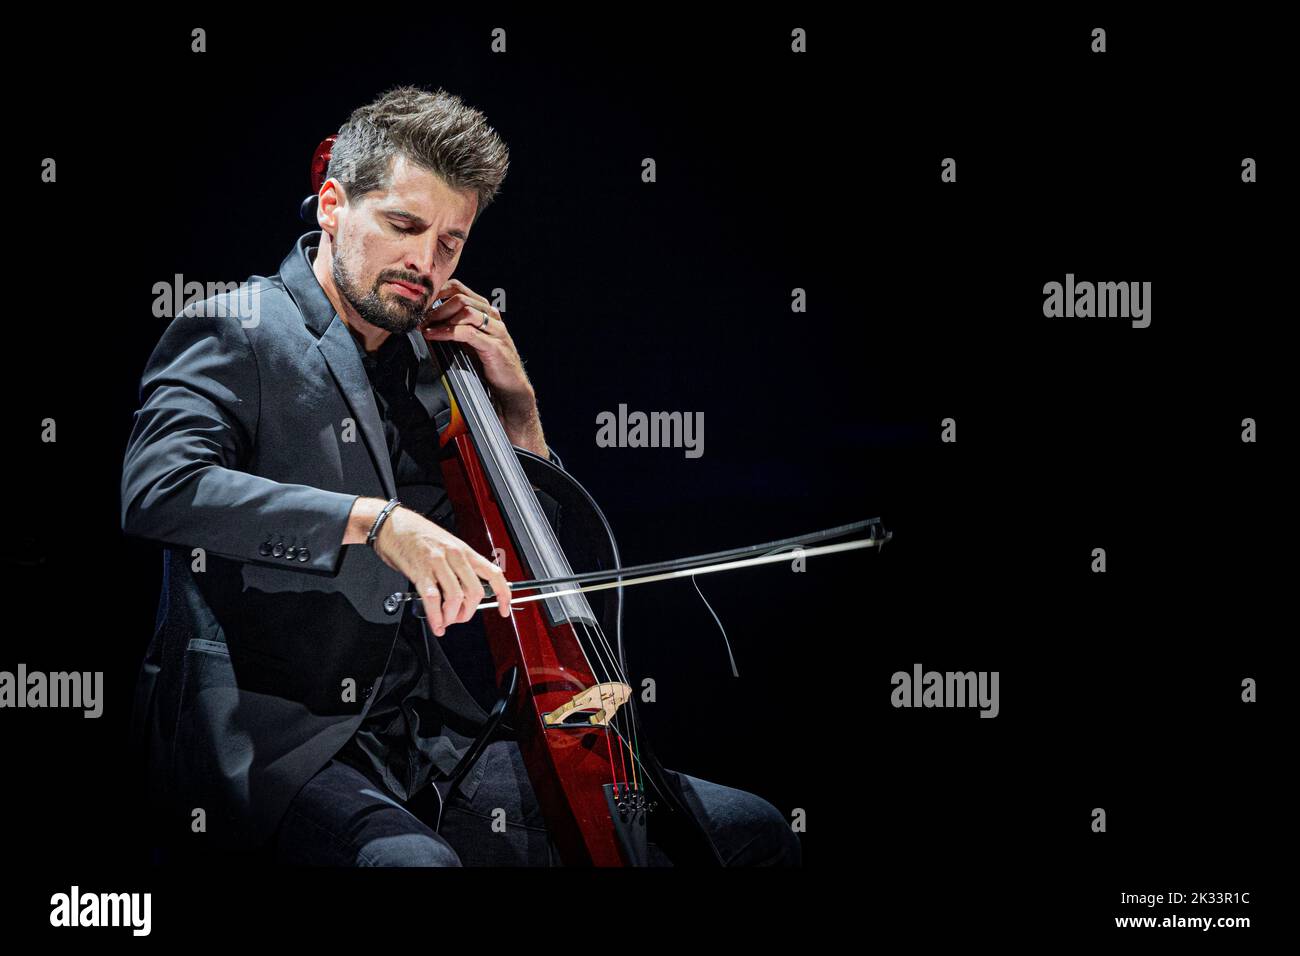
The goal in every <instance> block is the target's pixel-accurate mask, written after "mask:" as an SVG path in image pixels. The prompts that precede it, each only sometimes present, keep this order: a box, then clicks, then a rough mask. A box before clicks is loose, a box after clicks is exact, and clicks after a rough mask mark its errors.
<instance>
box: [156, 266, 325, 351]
mask: <svg viewBox="0 0 1300 956" xmlns="http://www.w3.org/2000/svg"><path fill="white" fill-rule="evenodd" d="M199 296H202V297H201V298H200V297H199ZM171 325H172V326H179V327H182V328H187V329H188V330H189V331H190V332H191V333H199V334H212V335H217V336H220V337H228V336H234V337H239V336H238V334H237V330H239V329H243V330H244V332H246V333H247V334H248V337H249V339H250V340H253V339H255V338H258V337H260V336H265V335H266V334H268V333H270V334H271V335H276V336H279V335H281V334H283V333H285V332H289V331H293V330H295V329H298V330H303V322H302V314H301V312H299V310H298V305H297V303H296V302H294V300H293V296H291V295H290V294H289V291H288V290H287V289H286V288H285V286H284V283H283V281H282V280H281V279H280V276H279V275H273V276H260V275H253V276H249V277H248V278H247V279H245V280H244V281H242V282H229V283H207V284H205V285H204V286H203V287H202V289H201V290H194V294H193V295H192V296H191V297H190V299H189V301H187V302H186V303H185V306H184V308H182V309H181V310H180V311H179V312H177V313H176V315H175V317H174V318H173V319H172V322H171ZM175 331H179V329H177V330H175ZM304 331H305V330H304Z"/></svg>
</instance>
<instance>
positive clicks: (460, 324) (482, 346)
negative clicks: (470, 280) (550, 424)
mask: <svg viewBox="0 0 1300 956" xmlns="http://www.w3.org/2000/svg"><path fill="white" fill-rule="evenodd" d="M437 297H438V298H441V299H442V300H443V302H442V305H440V306H438V308H436V309H430V310H429V311H428V312H426V313H425V315H424V319H423V320H422V321H421V323H420V331H421V332H422V333H423V335H424V338H425V340H426V341H428V342H460V343H461V344H463V345H467V346H469V347H470V348H472V349H473V350H474V352H475V354H477V355H478V358H479V361H480V362H481V363H482V365H483V375H484V377H485V378H486V379H487V381H488V384H489V385H491V386H492V394H493V395H494V396H496V399H497V401H498V402H500V404H501V424H502V425H503V426H504V427H505V429H506V433H507V434H508V435H509V436H510V440H511V442H512V443H513V444H515V445H519V446H520V447H522V448H527V449H528V450H529V451H532V452H534V453H536V454H539V455H541V456H542V457H543V458H545V457H546V456H547V454H548V450H547V448H546V442H545V440H544V439H543V438H542V428H541V421H540V419H539V416H538V414H537V396H536V394H535V393H534V392H533V386H532V383H531V382H529V381H528V375H527V374H526V373H525V372H524V363H523V361H522V360H521V359H520V358H519V350H518V349H516V348H515V343H514V339H512V338H511V337H510V330H509V329H507V328H506V323H505V321H504V320H503V319H502V318H501V313H500V311H498V310H497V308H496V307H495V306H493V305H492V304H491V303H489V302H488V301H487V299H485V298H483V296H481V295H479V294H478V293H477V292H475V291H474V290H473V289H471V288H470V287H469V286H467V285H465V283H463V282H461V281H460V280H459V279H449V280H448V281H447V283H446V284H445V285H444V286H443V287H442V288H441V289H439V290H438V293H437ZM484 316H486V317H487V326H486V328H484V326H483V322H484Z"/></svg>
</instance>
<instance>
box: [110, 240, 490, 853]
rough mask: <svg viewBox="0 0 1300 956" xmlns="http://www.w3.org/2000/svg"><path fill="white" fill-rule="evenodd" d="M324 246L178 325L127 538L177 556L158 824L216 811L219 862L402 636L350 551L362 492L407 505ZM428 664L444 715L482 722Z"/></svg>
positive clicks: (305, 244) (138, 422) (328, 748)
mask: <svg viewBox="0 0 1300 956" xmlns="http://www.w3.org/2000/svg"><path fill="white" fill-rule="evenodd" d="M319 237H320V233H319V232H314V233H308V234H306V235H304V236H302V237H301V238H300V239H299V240H298V241H297V243H295V245H294V248H293V249H292V251H291V252H290V253H289V255H288V256H287V257H286V258H285V260H284V261H283V263H281V266H280V271H279V273H277V274H276V275H273V276H270V277H269V278H265V277H261V276H253V277H251V278H250V279H249V280H248V286H249V287H251V288H252V289H253V290H254V291H253V293H252V294H251V295H249V294H247V293H244V292H241V293H228V294H226V295H221V296H215V297H212V298H209V299H207V300H205V301H204V302H203V303H200V304H195V305H191V306H190V307H187V308H186V309H185V310H184V311H183V312H181V314H179V315H178V316H177V317H176V318H175V319H174V320H173V321H172V322H171V323H170V325H169V326H168V328H167V330H166V331H165V332H164V334H163V336H162V338H161V340H160V341H159V343H158V346H157V348H156V349H155V350H154V352H153V355H152V356H151V358H150V359H149V363H148V365H147V366H146V368H145V371H144V375H143V378H142V381H141V388H140V400H141V407H140V410H139V411H138V412H136V413H135V418H134V422H133V427H132V430H131V435H130V440H129V442H128V445H127V449H126V456H125V461H124V465H123V471H122V500H121V505H122V528H123V530H124V531H125V532H127V533H129V534H132V535H139V536H142V537H145V538H150V539H153V540H156V541H159V542H162V543H163V544H165V545H166V546H167V547H166V549H165V552H164V579H163V591H162V596H161V600H160V603H159V608H158V618H157V622H156V629H155V632H154V635H153V639H152V641H151V643H150V645H149V648H148V651H147V653H146V655H145V658H144V661H143V664H142V666H141V670H140V679H139V683H138V686H137V692H136V700H135V708H134V717H133V726H134V729H135V733H136V734H137V735H138V736H137V740H138V742H139V744H140V746H142V747H143V748H144V749H145V750H146V751H147V754H148V761H149V768H150V772H149V790H150V794H151V797H152V803H153V805H154V808H155V810H156V811H161V815H162V819H163V820H164V822H165V825H166V826H167V827H168V828H170V830H171V831H172V832H173V833H178V834H184V835H185V838H186V839H189V838H190V834H191V833H192V829H193V828H192V826H191V822H192V820H194V819H195V818H196V814H195V811H196V810H197V809H199V808H201V809H202V810H203V811H204V814H205V818H206V827H207V832H206V834H203V835H201V836H199V835H194V837H195V839H202V840H204V841H206V842H207V844H208V845H209V846H211V847H220V848H224V849H254V848H256V847H258V846H261V845H264V843H265V841H266V840H267V839H268V838H269V837H270V835H271V834H272V832H273V831H274V829H275V827H276V825H277V824H278V822H279V820H280V818H281V817H282V815H283V813H284V810H285V808H286V807H287V805H288V803H289V801H290V800H291V799H292V798H293V796H294V795H295V794H296V793H297V791H298V790H299V789H300V788H301V787H302V785H303V784H304V783H305V782H306V781H307V780H308V779H309V778H310V777H311V776H312V774H314V773H315V772H316V771H317V770H318V769H320V768H321V767H322V766H323V765H324V764H325V763H326V762H327V761H328V760H329V759H330V757H331V756H332V755H333V754H334V753H335V752H336V751H337V750H338V749H339V748H340V747H341V746H342V745H343V744H344V743H345V742H346V741H347V739H348V738H349V737H350V736H351V735H352V734H353V732H354V731H355V730H356V729H357V727H358V726H359V725H360V723H361V721H362V719H363V717H364V716H365V714H366V712H367V709H368V707H369V704H370V701H371V700H373V699H375V697H376V696H377V695H374V694H372V693H370V690H371V688H373V687H374V686H375V685H377V684H378V683H379V679H380V677H381V675H382V674H383V672H384V668H385V665H386V662H387V660H388V656H389V654H390V651H391V650H392V647H393V643H394V640H395V639H396V637H397V629H398V620H399V619H398V618H397V617H390V616H388V615H386V614H385V613H384V611H383V608H382V603H383V599H384V597H385V596H386V595H388V594H391V593H392V592H394V591H402V590H407V589H408V588H409V587H410V583H409V582H408V581H406V580H405V579H404V578H403V576H402V575H401V574H399V573H398V572H396V571H394V570H392V569H391V568H389V567H388V566H387V565H385V564H384V563H383V562H382V561H380V560H379V558H378V557H377V556H376V555H375V554H374V552H373V551H372V550H371V549H369V548H368V547H366V546H365V545H351V546H346V547H345V546H343V545H341V543H340V542H341V541H342V539H343V533H344V529H345V527H346V524H347V519H348V513H349V512H350V510H351V508H352V503H353V502H354V501H355V499H356V498H357V497H358V496H367V497H376V498H384V499H387V498H391V497H394V496H395V494H396V492H395V488H394V482H393V475H392V468H391V464H390V460H389V452H388V449H387V447H386V445H385V442H384V435H383V432H382V427H381V423H380V420H379V417H378V412H377V410H376V408H375V404H374V398H373V395H372V393H371V387H370V382H369V380H368V378H367V376H366V372H365V369H364V367H363V365H362V362H361V358H360V354H359V352H358V349H357V345H356V343H355V342H354V340H353V339H352V338H351V333H350V332H349V331H348V329H347V327H346V325H344V323H343V321H342V320H341V319H340V318H339V317H338V315H337V314H336V313H335V311H334V309H333V307H332V306H331V305H330V303H329V300H328V299H327V298H326V296H325V294H324V292H323V290H322V289H321V287H320V285H319V283H318V282H317V281H316V278H315V276H314V274H313V273H312V270H311V265H310V263H309V261H308V259H307V255H306V250H307V249H308V248H309V247H311V246H315V245H318V244H319ZM408 337H409V339H410V342H411V347H412V348H413V349H415V350H416V352H417V355H418V356H419V357H420V370H419V384H418V386H417V397H418V398H419V400H420V402H421V403H422V404H423V405H424V406H425V407H426V409H427V410H428V412H429V414H430V415H432V416H434V417H435V418H436V421H437V423H438V425H439V427H440V428H441V427H442V426H444V425H445V424H446V421H447V419H448V417H449V409H448V403H447V398H446V393H445V391H444V389H443V388H442V385H441V383H440V380H439V378H438V376H437V369H436V366H435V364H434V362H433V361H432V359H431V357H430V355H429V350H428V347H427V345H426V343H425V342H424V340H423V337H422V336H420V335H419V334H418V333H411V334H410V335H409V336H408ZM349 439H351V440H349ZM198 549H201V551H200V550H198ZM430 650H431V652H432V653H433V654H434V655H435V657H436V658H437V660H435V662H434V672H435V687H436V693H437V695H438V698H439V702H440V703H441V704H442V705H443V706H444V707H447V708H449V709H451V710H453V711H455V712H456V713H459V714H463V715H465V717H466V718H467V719H469V720H472V721H474V722H477V723H481V722H482V721H483V720H485V719H486V715H485V714H484V712H483V710H482V708H481V707H480V706H479V705H478V703H477V702H476V701H475V700H474V698H473V696H472V695H471V694H470V693H469V692H468V691H467V690H466V688H465V687H464V686H463V685H462V684H461V682H460V681H459V679H458V678H457V677H456V675H455V672H454V671H453V670H452V669H451V667H450V666H449V665H448V664H447V662H446V658H445V655H443V653H442V651H441V649H440V647H439V645H438V642H436V641H435V642H430ZM474 776H475V775H473V774H471V775H469V777H468V778H467V783H470V786H471V787H472V778H473V777H474ZM467 795H469V796H472V793H470V794H467Z"/></svg>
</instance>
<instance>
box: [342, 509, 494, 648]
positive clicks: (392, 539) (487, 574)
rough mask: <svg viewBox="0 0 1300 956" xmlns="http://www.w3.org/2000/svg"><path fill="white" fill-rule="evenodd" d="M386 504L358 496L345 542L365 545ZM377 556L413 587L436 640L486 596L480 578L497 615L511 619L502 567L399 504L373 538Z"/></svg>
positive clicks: (472, 611)
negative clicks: (486, 585) (493, 598)
mask: <svg viewBox="0 0 1300 956" xmlns="http://www.w3.org/2000/svg"><path fill="white" fill-rule="evenodd" d="M384 504H385V502H383V501H380V500H379V499H378V498H358V499H357V500H356V502H355V503H354V504H353V507H352V514H351V515H350V519H349V522H348V531H347V533H346V534H345V536H344V539H343V543H344V544H364V543H365V540H366V536H367V535H368V534H369V533H370V528H371V527H372V526H373V525H374V523H375V518H377V517H379V512H380V511H381V510H383V507H384ZM363 527H364V531H362V530H361V529H362V528H363ZM375 553H376V554H378V555H379V557H380V560H382V561H383V562H384V563H385V564H386V565H388V566H389V567H390V568H392V569H393V570H394V571H400V572H401V573H402V574H404V575H405V576H406V577H407V579H408V580H410V581H411V583H412V584H414V585H415V589H416V591H417V592H418V593H419V595H420V600H421V602H423V604H424V612H425V615H426V616H427V617H428V619H429V626H430V627H432V628H433V632H434V633H435V634H437V635H438V636H439V637H442V636H443V634H445V633H446V629H447V627H448V626H449V625H451V624H462V623H464V622H465V621H468V620H469V619H470V618H471V617H473V616H474V612H475V611H476V610H477V609H478V606H479V603H480V602H481V601H482V600H483V597H484V593H485V592H484V590H483V585H482V583H481V582H480V580H479V579H480V578H482V579H483V580H486V581H487V582H488V583H489V584H490V585H491V587H492V592H493V594H495V595H496V598H497V612H498V613H499V614H500V615H501V616H502V617H509V616H510V584H509V583H508V582H507V581H506V577H505V575H504V574H503V573H502V572H501V569H500V568H498V567H497V566H496V565H495V564H493V563H492V562H491V561H489V560H488V559H487V558H485V557H483V555H481V554H479V553H478V552H477V551H475V550H474V549H473V548H471V547H470V546H469V545H468V544H466V543H465V542H464V541H462V540H460V538H458V537H456V536H455V535H454V534H452V533H451V532H449V531H447V530H446V529H445V528H442V527H439V526H438V525H436V524H434V523H433V522H432V521H430V520H429V519H428V518H425V517H424V516H423V515H421V514H419V513H418V512H416V511H412V510H411V509H410V508H403V507H402V506H400V505H399V506H398V507H396V508H394V509H393V511H392V512H391V513H389V515H388V517H387V518H385V519H384V523H383V525H381V526H380V528H379V534H378V536H376V538H375Z"/></svg>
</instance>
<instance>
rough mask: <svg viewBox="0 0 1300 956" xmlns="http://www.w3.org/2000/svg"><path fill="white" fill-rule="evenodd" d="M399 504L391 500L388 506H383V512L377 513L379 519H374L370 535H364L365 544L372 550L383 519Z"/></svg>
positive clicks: (395, 500)
mask: <svg viewBox="0 0 1300 956" xmlns="http://www.w3.org/2000/svg"><path fill="white" fill-rule="evenodd" d="M400 504H401V502H400V501H398V500H397V499H396V498H393V499H391V500H390V501H389V502H388V504H386V505H384V510H383V511H381V512H379V517H378V518H376V519H375V523H374V525H373V526H372V527H371V528H370V534H368V535H366V544H368V545H370V547H372V548H373V547H374V546H375V538H377V537H379V527H380V525H382V524H383V523H384V519H385V518H387V517H388V516H389V515H390V514H391V513H392V511H393V509H394V508H396V507H397V506H398V505H400Z"/></svg>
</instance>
